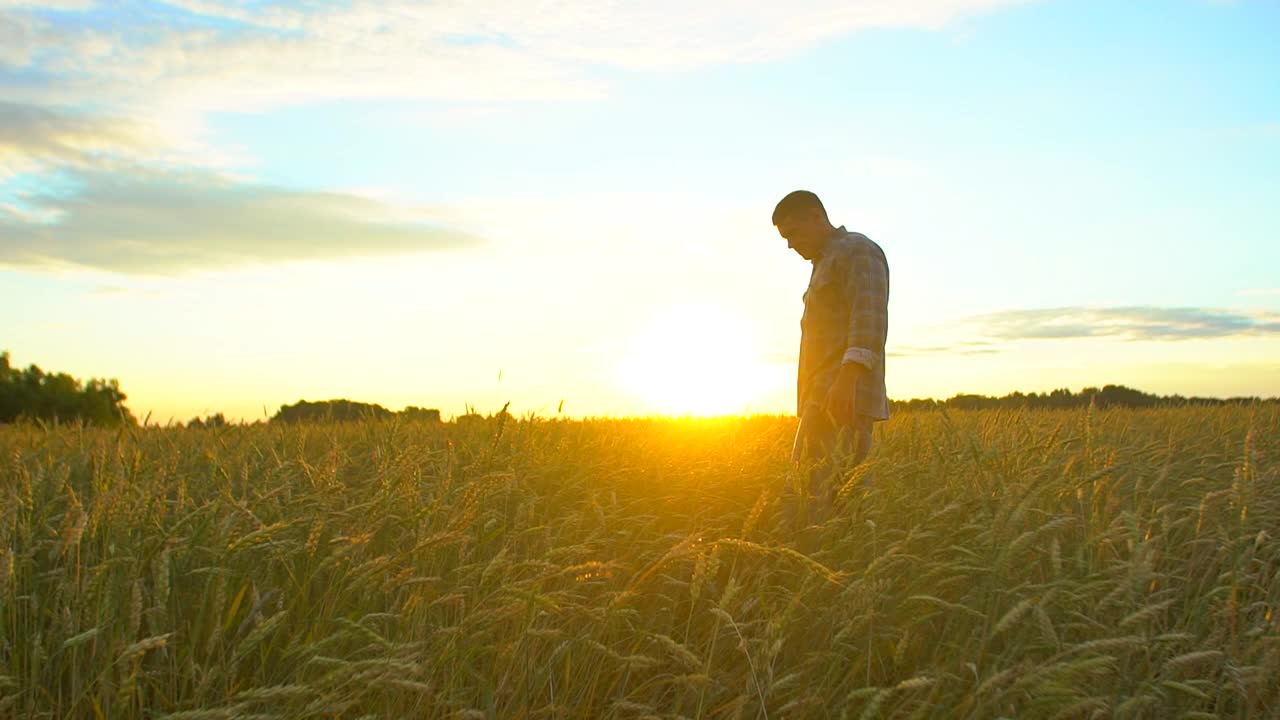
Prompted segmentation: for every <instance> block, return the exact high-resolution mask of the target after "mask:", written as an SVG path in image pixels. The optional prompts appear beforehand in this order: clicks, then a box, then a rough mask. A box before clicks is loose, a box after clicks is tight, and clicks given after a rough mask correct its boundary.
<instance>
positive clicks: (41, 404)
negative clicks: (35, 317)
mask: <svg viewBox="0 0 1280 720" xmlns="http://www.w3.org/2000/svg"><path fill="white" fill-rule="evenodd" d="M126 399H127V396H126V395H125V394H124V393H123V392H121V390H120V383H118V382H117V381H116V380H115V379H114V378H113V379H111V380H100V379H97V378H94V379H90V380H88V381H85V382H81V381H80V380H78V379H76V378H74V377H72V376H71V375H68V374H67V373H61V372H60V373H49V372H45V371H44V370H41V369H40V368H39V367H38V366H37V365H34V364H32V365H30V366H28V367H27V368H26V369H24V370H20V369H18V368H15V367H13V366H12V365H11V364H10V361H9V353H8V352H3V353H0V423H10V422H14V421H16V420H20V419H23V418H26V419H30V420H43V421H46V422H50V421H56V422H75V421H77V420H80V421H84V422H87V423H93V424H95V425H120V424H126V425H133V424H134V423H135V422H137V421H136V420H135V419H134V417H133V414H132V413H130V412H129V408H127V407H125V405H124V401H125V400H126Z"/></svg>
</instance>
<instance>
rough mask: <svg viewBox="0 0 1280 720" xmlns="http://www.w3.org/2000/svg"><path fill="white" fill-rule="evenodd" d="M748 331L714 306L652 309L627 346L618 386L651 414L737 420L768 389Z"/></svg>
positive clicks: (739, 318) (734, 315)
mask: <svg viewBox="0 0 1280 720" xmlns="http://www.w3.org/2000/svg"><path fill="white" fill-rule="evenodd" d="M752 330H753V328H752V325H751V323H749V322H747V320H746V318H745V317H744V316H743V315H742V314H741V313H740V312H734V311H733V310H731V309H730V308H727V307H725V306H723V305H718V304H715V303H683V304H679V305H670V306H667V307H663V308H660V309H655V311H654V312H653V313H652V315H651V316H650V318H649V320H648V321H647V322H646V323H644V324H643V325H641V326H640V327H639V328H637V329H636V331H635V332H634V333H633V334H632V335H631V337H630V339H629V341H628V342H627V344H626V348H625V350H624V352H625V355H624V356H623V358H622V360H621V362H620V363H619V365H618V375H619V379H620V382H621V385H622V387H623V388H624V389H625V390H627V391H628V392H630V393H631V394H633V395H635V396H636V397H637V398H638V399H639V400H640V401H641V403H642V404H643V405H644V406H645V408H646V409H647V410H648V411H650V412H655V413H661V414H666V415H736V414H741V413H742V412H743V411H745V410H748V409H750V408H751V407H752V404H753V403H754V402H756V401H758V400H759V398H760V397H761V395H762V394H763V393H764V392H765V391H766V390H767V389H768V385H769V375H770V372H769V367H768V365H767V364H766V363H765V362H763V360H762V356H761V353H760V352H759V348H758V347H757V346H756V340H755V334H754V332H753V331H752Z"/></svg>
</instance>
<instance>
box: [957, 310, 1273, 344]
mask: <svg viewBox="0 0 1280 720" xmlns="http://www.w3.org/2000/svg"><path fill="white" fill-rule="evenodd" d="M965 325H966V326H968V327H970V328H972V329H973V330H974V332H976V333H978V334H981V335H983V336H986V337H989V338H998V339H1002V340H1024V339H1067V338H1098V337H1109V338H1118V339H1123V340H1188V339H1200V338H1223V337H1233V336H1241V335H1270V334H1280V315H1271V314H1248V313H1242V312H1237V311H1232V310H1218V309H1212V308H1194V307H1152V306H1131V307H1112V308H1090V307H1061V308H1044V309H1033V310H1008V311H1004V312H996V313H989V314H986V315H978V316H976V317H972V318H969V319H968V321H967V322H966V323H965Z"/></svg>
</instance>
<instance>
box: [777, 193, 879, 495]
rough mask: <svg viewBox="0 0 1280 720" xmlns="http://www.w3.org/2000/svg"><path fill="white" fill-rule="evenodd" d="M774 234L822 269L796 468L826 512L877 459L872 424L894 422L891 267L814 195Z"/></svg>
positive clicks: (804, 353) (805, 357)
mask: <svg viewBox="0 0 1280 720" xmlns="http://www.w3.org/2000/svg"><path fill="white" fill-rule="evenodd" d="M773 224H774V225H775V226H776V227H777V229H778V234H780V235H782V237H783V238H785V239H786V240H787V246H788V247H790V248H791V249H792V250H795V251H796V252H797V253H798V254H799V255H800V256H801V257H803V258H804V259H805V260H809V261H811V262H812V263H813V273H812V274H811V275H810V276H809V288H808V290H806V291H805V294H804V315H803V316H802V317H801V319H800V362H799V368H798V373H797V383H796V394H797V403H796V412H797V414H798V415H799V417H800V426H799V428H798V429H797V430H796V439H795V447H794V449H793V451H792V455H791V459H792V462H794V463H796V464H797V465H798V466H800V468H801V469H802V470H804V471H806V477H805V482H806V484H807V485H808V487H807V488H804V491H805V492H807V493H808V494H809V495H810V496H811V502H813V503H816V504H818V505H819V506H825V505H829V504H830V502H831V501H832V500H833V498H834V495H835V493H836V491H838V490H839V489H840V484H841V483H840V482H839V480H840V479H842V478H843V477H844V476H845V475H844V474H845V471H847V470H848V469H850V468H852V467H854V466H856V465H857V464H859V463H861V462H862V461H863V460H865V459H866V457H867V453H868V452H870V450H871V437H872V433H871V429H872V423H874V422H876V421H880V420H887V419H888V418H889V403H888V400H887V398H886V397H885V388H884V359H885V358H884V344H885V336H886V335H887V334H888V330H889V263H888V261H887V260H885V257H884V251H883V250H881V249H880V246H879V245H877V244H875V243H874V242H872V241H871V240H870V239H869V238H868V237H867V236H866V235H863V234H861V233H856V232H850V231H848V230H845V229H844V227H843V226H841V227H834V226H832V224H831V221H830V220H829V219H828V218H827V211H826V208H824V207H823V205H822V201H821V200H819V199H818V196H817V195H814V194H813V193H811V192H808V191H806V190H797V191H795V192H793V193H790V194H788V195H787V196H786V197H784V198H782V200H781V201H780V202H779V203H778V206H777V207H776V208H775V209H774V211H773ZM792 499H793V500H794V498H792ZM809 504H810V502H805V503H802V504H801V505H802V507H807V506H808V505H809ZM802 519H805V520H807V518H802Z"/></svg>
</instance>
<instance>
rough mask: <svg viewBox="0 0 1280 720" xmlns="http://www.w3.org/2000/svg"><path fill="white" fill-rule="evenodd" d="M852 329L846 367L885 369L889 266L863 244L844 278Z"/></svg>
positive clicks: (873, 248) (870, 247)
mask: <svg viewBox="0 0 1280 720" xmlns="http://www.w3.org/2000/svg"><path fill="white" fill-rule="evenodd" d="M845 283H846V288H847V295H846V297H848V299H849V329H848V333H847V335H846V338H845V351H844V358H843V364H846V365H847V364H849V363H857V364H858V365H861V366H862V367H865V368H866V369H867V370H872V371H874V370H875V369H876V368H878V367H883V366H884V357H883V353H884V342H885V336H886V335H887V334H888V332H889V267H888V265H887V264H886V263H885V261H884V258H883V257H881V255H880V253H878V252H876V250H875V246H873V245H870V244H861V245H860V246H859V248H858V249H857V250H856V251H855V252H854V254H853V257H852V258H850V263H849V269H848V272H847V274H846V276H845Z"/></svg>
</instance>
